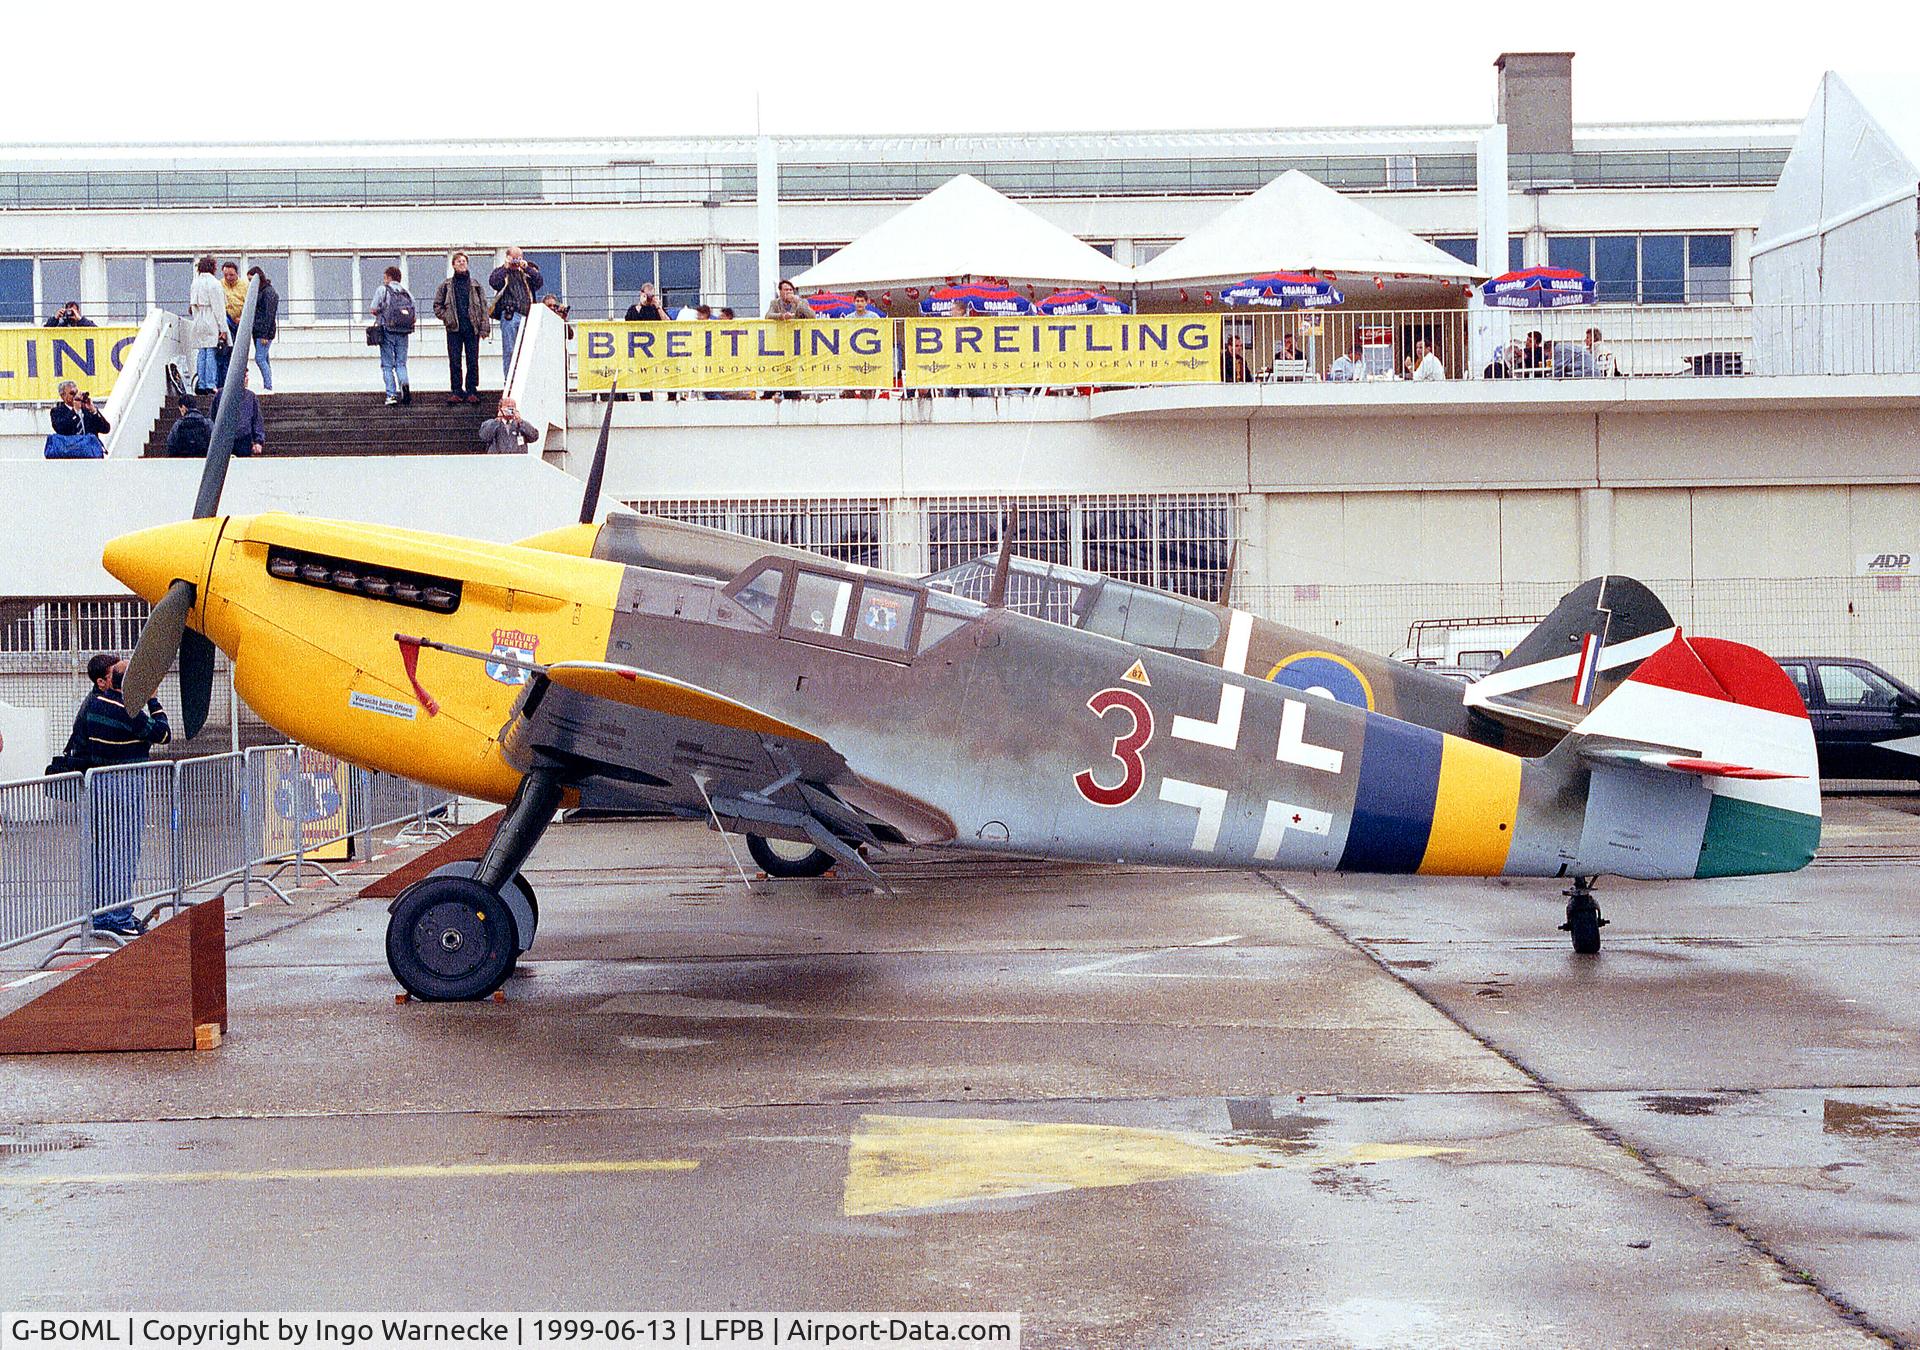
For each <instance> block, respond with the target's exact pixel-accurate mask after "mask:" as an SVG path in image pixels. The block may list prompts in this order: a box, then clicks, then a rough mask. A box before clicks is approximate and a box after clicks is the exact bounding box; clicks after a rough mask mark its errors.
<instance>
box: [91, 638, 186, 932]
mask: <svg viewBox="0 0 1920 1350" xmlns="http://www.w3.org/2000/svg"><path fill="white" fill-rule="evenodd" d="M126 674H127V663H126V662H125V661H124V660H122V659H121V658H120V657H118V656H113V655H110V654H108V653H105V652H103V653H101V654H100V655H98V656H96V657H94V658H93V659H92V660H91V661H89V662H87V678H89V679H90V680H92V681H93V692H92V693H90V694H88V695H87V701H86V702H85V703H82V704H81V705H80V713H79V716H77V717H75V718H74V721H73V737H72V739H71V740H69V741H68V743H67V753H68V754H69V755H70V756H72V757H75V758H77V759H78V760H79V761H80V762H81V763H82V764H84V765H85V766H86V767H87V768H89V769H106V768H112V767H114V766H116V765H125V764H140V763H144V762H145V761H146V759H147V758H148V756H149V755H150V754H151V753H152V750H153V747H154V746H156V745H165V744H166V743H167V742H168V741H170V740H172V739H173V731H172V729H171V728H170V727H169V726H168V725H167V714H166V712H165V711H164V710H163V709H162V708H161V707H160V700H159V699H157V698H154V699H148V700H147V706H146V708H145V709H144V710H142V711H140V712H137V713H129V712H128V711H127V705H126V700H125V699H124V698H123V697H122V694H121V688H120V686H121V683H122V682H123V681H124V680H125V679H126ZM87 801H88V805H89V807H90V809H91V813H92V821H93V829H92V834H93V896H92V900H93V904H92V906H91V908H92V909H94V910H95V911H96V917H95V918H94V920H93V926H94V927H95V928H99V929H104V930H106V931H107V932H110V933H120V934H123V935H125V936H128V937H134V936H138V935H139V934H141V933H144V932H145V931H146V925H145V924H143V923H141V922H140V920H139V919H138V918H136V917H135V916H134V913H133V906H132V905H130V904H128V903H127V900H128V898H129V897H130V896H131V895H132V894H133V890H134V883H135V879H136V877H137V876H138V873H139V866H140V836H141V833H142V832H143V831H144V830H145V829H146V823H147V785H146V776H145V775H144V774H142V773H140V772H138V771H137V770H131V769H128V770H124V771H122V772H118V773H97V774H94V775H93V777H92V778H91V779H90V780H89V781H88V784H87Z"/></svg>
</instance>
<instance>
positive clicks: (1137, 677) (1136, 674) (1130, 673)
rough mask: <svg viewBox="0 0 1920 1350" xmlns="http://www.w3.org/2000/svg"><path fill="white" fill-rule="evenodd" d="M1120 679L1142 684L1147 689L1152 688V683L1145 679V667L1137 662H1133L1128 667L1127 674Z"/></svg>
mask: <svg viewBox="0 0 1920 1350" xmlns="http://www.w3.org/2000/svg"><path fill="white" fill-rule="evenodd" d="M1120 678H1121V679H1123V680H1131V681H1132V682H1133V683H1135V684H1144V685H1146V686H1147V688H1149V689H1151V688H1153V681H1152V680H1150V679H1148V678H1147V668H1146V666H1145V665H1144V664H1142V663H1141V662H1139V661H1135V662H1134V663H1133V664H1132V665H1131V666H1128V667H1127V673H1126V674H1125V675H1122V676H1121V677H1120Z"/></svg>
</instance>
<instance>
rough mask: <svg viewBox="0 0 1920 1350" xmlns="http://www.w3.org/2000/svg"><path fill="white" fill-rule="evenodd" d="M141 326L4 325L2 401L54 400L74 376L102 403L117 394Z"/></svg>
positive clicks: (0, 339)
mask: <svg viewBox="0 0 1920 1350" xmlns="http://www.w3.org/2000/svg"><path fill="white" fill-rule="evenodd" d="M139 334H140V330H139V329H138V328H39V327H31V328H28V327H20V328H14V327H0V403H9V402H21V403H40V402H49V403H50V402H52V401H53V399H54V398H55V397H57V396H58V393H59V389H60V382H61V381H62V380H73V381H75V382H76V383H77V384H79V386H80V388H81V389H82V390H84V391H85V392H86V393H89V394H92V395H93V398H94V402H96V403H98V402H99V401H101V400H102V399H104V398H106V396H107V395H108V394H110V393H111V392H113V382H114V381H115V380H116V379H118V378H119V376H120V367H121V364H122V363H123V362H125V360H126V358H127V348H129V347H131V346H132V345H133V340H134V338H136V337H138V336H139Z"/></svg>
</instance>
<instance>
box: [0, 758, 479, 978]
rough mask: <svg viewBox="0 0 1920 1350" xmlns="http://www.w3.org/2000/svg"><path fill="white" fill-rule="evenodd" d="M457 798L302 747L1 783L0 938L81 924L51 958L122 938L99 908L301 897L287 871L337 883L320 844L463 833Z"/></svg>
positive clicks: (13, 941)
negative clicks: (231, 895)
mask: <svg viewBox="0 0 1920 1350" xmlns="http://www.w3.org/2000/svg"><path fill="white" fill-rule="evenodd" d="M453 802H454V798H453V797H452V796H451V795H450V794H448V793H445V792H442V791H440V790H439V789H437V788H429V787H426V786H425V785H423V784H420V783H414V782H411V781H409V780H407V779H404V778H396V777H394V776H393V775H391V774H384V773H376V772H374V771H372V770H369V769H362V768H358V767H355V766H354V765H351V764H348V763H347V762H346V761H344V760H341V759H338V758H336V757H334V756H332V755H328V754H323V753H322V752H320V751H317V750H312V749H308V748H306V747H304V746H298V745H276V746H262V747H256V748H254V749H251V750H247V751H245V752H243V753H239V754H225V755H209V756H206V757H204V758H200V759H182V760H173V761H169V762H149V763H145V764H126V765H120V766H118V767H115V768H102V769H89V770H88V771H87V772H86V773H84V774H78V773H69V774H60V775H57V776H55V777H51V778H34V779H27V780H25V781H22V782H17V783H0V949H4V948H7V947H13V946H17V945H19V944H21V943H24V942H32V941H35V940H37V939H40V938H45V937H49V936H53V935H55V934H59V933H61V932H63V931H64V930H69V929H71V930H72V931H71V932H70V933H67V935H66V937H65V938H63V939H62V940H61V941H60V942H59V943H57V944H56V945H55V947H54V949H53V951H52V952H50V953H49V954H48V956H47V961H51V960H53V959H54V957H56V956H60V955H72V954H73V953H74V951H75V950H76V948H75V947H73V946H71V945H70V944H73V943H78V944H80V948H79V949H82V950H85V949H98V948H100V947H102V946H118V945H120V943H122V942H123V941H124V939H123V938H121V937H120V936H119V935H117V934H114V933H112V932H109V931H105V930H102V929H99V928H96V927H95V926H94V920H95V919H98V918H100V917H102V916H103V915H106V914H108V913H110V912H111V911H113V910H117V909H120V908H123V907H128V906H132V907H135V908H136V909H138V908H145V909H148V910H149V911H150V912H157V911H159V910H161V909H172V910H175V911H177V910H178V909H179V908H180V907H181V906H183V905H185V904H186V902H187V898H188V897H189V896H201V897H202V898H209V899H210V898H213V897H216V896H224V895H225V894H227V893H228V892H230V891H232V890H234V889H236V888H238V890H239V891H240V894H241V897H242V901H243V904H251V903H253V896H254V891H255V888H256V887H258V888H259V889H260V890H261V891H263V892H264V893H265V895H267V896H271V897H273V898H276V899H279V900H281V901H283V902H285V903H288V904H291V903H292V900H291V899H290V897H289V895H288V891H289V889H290V887H289V885H287V884H283V882H284V881H285V879H286V877H287V874H288V873H289V872H290V873H291V874H292V880H291V883H290V886H291V888H294V889H297V888H298V887H299V886H300V885H301V884H302V883H303V879H304V878H305V876H306V874H307V873H309V872H313V873H317V874H318V875H320V876H323V877H325V878H326V879H328V880H330V881H337V880H338V878H337V877H335V876H334V874H333V872H332V871H330V870H329V869H328V867H327V865H326V861H325V860H324V859H323V858H321V857H318V856H316V855H319V854H323V853H326V852H329V851H331V850H333V849H335V848H337V847H338V846H339V845H340V844H342V843H343V842H346V841H349V840H353V841H357V846H358V847H359V848H360V849H361V850H362V856H365V855H366V853H367V852H368V851H369V850H370V849H371V847H372V843H373V836H374V834H375V832H376V831H382V830H388V829H395V830H396V833H395V835H394V838H395V839H396V840H403V841H407V842H415V841H422V840H431V839H444V838H449V837H451V835H452V833H453V831H452V828H451V826H450V825H449V823H448V821H447V816H448V815H449V813H450V810H451V807H452V805H453ZM42 964H43V965H44V964H46V962H44V961H43V962H42Z"/></svg>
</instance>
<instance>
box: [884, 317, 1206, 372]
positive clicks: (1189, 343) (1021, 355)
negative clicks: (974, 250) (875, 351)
mask: <svg viewBox="0 0 1920 1350" xmlns="http://www.w3.org/2000/svg"><path fill="white" fill-rule="evenodd" d="M906 329H907V335H906V348H907V353H906V354H907V375H906V382H907V384H908V385H910V386H912V387H914V388H920V389H937V388H952V387H956V386H958V387H962V388H973V387H982V386H990V385H1043V384H1045V385H1069V384H1173V383H1186V382H1188V381H1195V380H1201V381H1205V380H1217V379H1219V378H1220V316H1219V315H1218V314H1097V315H1087V316H1085V317H1080V318H1070V317H1065V316H1057V315H1047V314H1038V315H1027V316H1023V317H1018V318H1004V319H1002V318H984V319H982V318H973V319H912V320H909V321H908V323H907V325H906Z"/></svg>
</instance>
